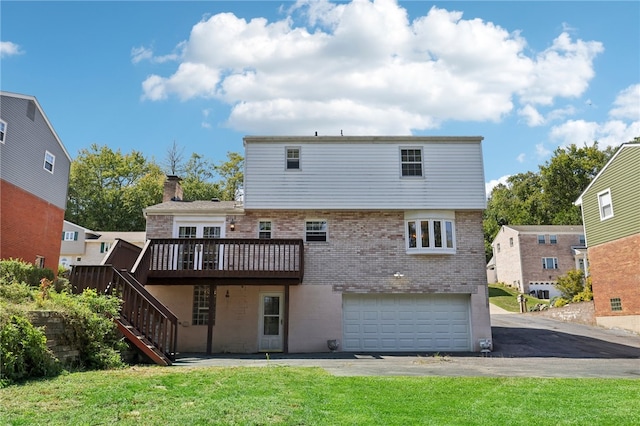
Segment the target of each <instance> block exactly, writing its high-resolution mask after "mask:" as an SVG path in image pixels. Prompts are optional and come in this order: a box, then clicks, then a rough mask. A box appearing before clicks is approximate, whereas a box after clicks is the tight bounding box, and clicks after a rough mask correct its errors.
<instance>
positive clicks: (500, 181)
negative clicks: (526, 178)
mask: <svg viewBox="0 0 640 426" xmlns="http://www.w3.org/2000/svg"><path fill="white" fill-rule="evenodd" d="M510 177H511V175H505V176H502V177H500V178H498V179H493V180H490V181H489V182H485V184H484V190H485V193H486V194H487V197H488V196H489V195H491V191H493V188H495V187H496V186H498V185H499V184H503V185H506V184H507V179H509V178H510Z"/></svg>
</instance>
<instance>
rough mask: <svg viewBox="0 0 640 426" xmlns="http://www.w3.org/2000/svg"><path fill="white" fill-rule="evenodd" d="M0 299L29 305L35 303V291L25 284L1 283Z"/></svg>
mask: <svg viewBox="0 0 640 426" xmlns="http://www.w3.org/2000/svg"><path fill="white" fill-rule="evenodd" d="M0 299H4V300H6V301H7V302H11V303H15V304H22V303H28V302H31V301H33V289H32V288H31V287H29V286H28V285H27V284H25V283H17V282H14V283H10V284H5V283H2V282H0Z"/></svg>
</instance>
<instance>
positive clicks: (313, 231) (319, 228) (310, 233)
mask: <svg viewBox="0 0 640 426" xmlns="http://www.w3.org/2000/svg"><path fill="white" fill-rule="evenodd" d="M305 241H311V242H316V241H327V221H326V220H308V221H306V222H305Z"/></svg>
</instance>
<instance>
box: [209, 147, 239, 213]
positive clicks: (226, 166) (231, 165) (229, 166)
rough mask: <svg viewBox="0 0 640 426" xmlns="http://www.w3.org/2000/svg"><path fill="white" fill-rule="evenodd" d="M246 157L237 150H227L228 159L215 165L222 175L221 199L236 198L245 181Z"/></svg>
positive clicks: (231, 199) (230, 199) (219, 174)
mask: <svg viewBox="0 0 640 426" xmlns="http://www.w3.org/2000/svg"><path fill="white" fill-rule="evenodd" d="M243 167H244V157H242V155H240V154H238V153H237V152H227V161H223V162H221V163H220V164H218V165H216V166H215V170H216V172H217V173H218V176H219V177H220V182H219V184H218V185H219V189H220V199H222V200H226V201H233V200H235V199H236V196H237V195H238V193H239V191H240V190H241V189H242V185H243V182H244V173H243Z"/></svg>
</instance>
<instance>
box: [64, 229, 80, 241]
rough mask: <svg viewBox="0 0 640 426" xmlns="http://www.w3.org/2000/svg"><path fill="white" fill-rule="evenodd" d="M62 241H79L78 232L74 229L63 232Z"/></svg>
mask: <svg viewBox="0 0 640 426" xmlns="http://www.w3.org/2000/svg"><path fill="white" fill-rule="evenodd" d="M62 241H78V233H77V232H74V231H65V232H63V233H62Z"/></svg>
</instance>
